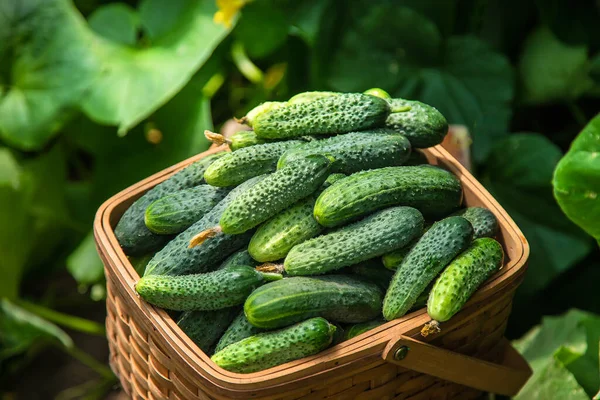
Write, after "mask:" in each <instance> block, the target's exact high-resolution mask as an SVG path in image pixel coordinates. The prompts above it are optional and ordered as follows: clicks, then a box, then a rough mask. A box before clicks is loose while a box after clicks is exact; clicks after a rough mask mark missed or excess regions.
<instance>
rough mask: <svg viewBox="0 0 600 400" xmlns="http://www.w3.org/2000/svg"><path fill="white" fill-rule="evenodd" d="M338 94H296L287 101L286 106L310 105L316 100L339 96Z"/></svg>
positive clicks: (316, 92)
mask: <svg viewBox="0 0 600 400" xmlns="http://www.w3.org/2000/svg"><path fill="white" fill-rule="evenodd" d="M340 94H341V93H338V92H318V91H315V92H303V93H298V94H297V95H295V96H292V97H291V98H290V99H289V100H288V101H287V104H300V103H310V102H312V101H315V100H317V99H322V98H324V97H331V96H339V95H340Z"/></svg>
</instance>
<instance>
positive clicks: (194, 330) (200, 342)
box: [177, 307, 239, 355]
mask: <svg viewBox="0 0 600 400" xmlns="http://www.w3.org/2000/svg"><path fill="white" fill-rule="evenodd" d="M238 313H239V307H230V308H225V309H223V310H215V311H186V312H184V313H183V314H181V317H180V318H179V320H178V321H177V325H178V326H179V327H180V328H181V330H182V331H183V333H185V334H186V335H188V337H189V338H190V339H192V341H193V342H194V343H196V345H197V346H198V347H199V348H200V350H202V351H203V352H205V353H206V354H208V355H211V354H212V353H213V350H214V348H215V344H216V343H217V341H218V340H219V338H220V337H221V335H222V334H223V332H225V329H227V327H228V326H229V324H231V321H233V319H234V318H235V316H236V315H237V314H238Z"/></svg>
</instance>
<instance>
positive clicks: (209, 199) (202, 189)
mask: <svg viewBox="0 0 600 400" xmlns="http://www.w3.org/2000/svg"><path fill="white" fill-rule="evenodd" d="M227 193H229V190H227V189H223V188H216V187H213V186H210V185H198V186H195V187H192V188H189V189H183V190H179V191H177V192H175V193H173V194H170V195H168V196H165V197H161V198H160V199H158V200H156V201H155V202H153V203H152V204H150V205H149V206H148V208H147V209H146V212H145V214H144V222H145V224H146V226H147V227H148V229H150V230H151V231H152V232H154V233H158V234H162V235H170V234H175V233H179V232H182V231H184V230H186V229H187V228H189V227H190V226H191V225H192V224H193V223H194V222H196V221H198V220H199V219H200V218H202V216H204V214H206V213H207V212H208V211H210V210H212V208H213V207H214V206H216V205H217V204H218V203H219V202H220V201H221V200H223V198H225V196H226V195H227Z"/></svg>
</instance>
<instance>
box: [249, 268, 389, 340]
mask: <svg viewBox="0 0 600 400" xmlns="http://www.w3.org/2000/svg"><path fill="white" fill-rule="evenodd" d="M382 297H383V294H382V291H381V289H379V287H377V285H375V284H373V283H370V282H366V281H364V280H361V279H358V278H354V277H351V276H348V275H325V276H319V277H293V278H284V279H282V280H279V281H275V282H271V283H268V284H266V285H264V286H261V287H259V288H258V289H256V290H255V291H254V292H252V294H251V295H250V296H248V298H247V299H246V302H245V303H244V313H245V314H246V318H248V321H250V323H251V324H252V325H254V326H256V327H259V328H264V329H274V328H280V327H283V326H287V325H290V324H293V323H295V322H298V321H302V320H305V319H306V318H311V317H323V318H326V319H328V320H330V321H336V322H344V323H356V322H363V321H368V320H370V319H373V318H375V317H376V316H377V315H379V314H380V313H381V301H382Z"/></svg>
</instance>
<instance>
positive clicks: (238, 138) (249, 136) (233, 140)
mask: <svg viewBox="0 0 600 400" xmlns="http://www.w3.org/2000/svg"><path fill="white" fill-rule="evenodd" d="M204 136H205V137H206V138H207V139H208V140H209V141H211V142H213V143H214V144H216V145H218V146H220V145H222V144H227V145H228V146H229V148H230V149H231V151H236V150H239V149H242V148H244V147H250V146H254V145H257V144H265V143H268V141H267V140H263V139H259V138H257V137H256V134H255V133H254V131H239V132H236V133H234V134H233V135H231V136H229V137H225V136H223V135H220V134H218V133H215V132H211V131H209V130H206V131H204Z"/></svg>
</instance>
